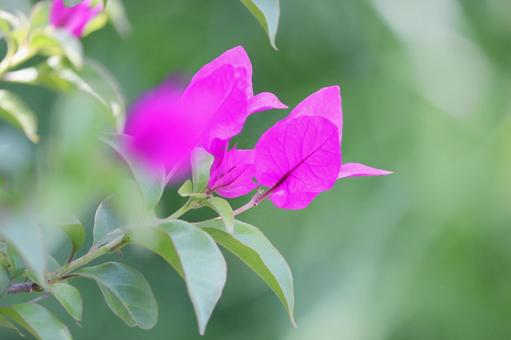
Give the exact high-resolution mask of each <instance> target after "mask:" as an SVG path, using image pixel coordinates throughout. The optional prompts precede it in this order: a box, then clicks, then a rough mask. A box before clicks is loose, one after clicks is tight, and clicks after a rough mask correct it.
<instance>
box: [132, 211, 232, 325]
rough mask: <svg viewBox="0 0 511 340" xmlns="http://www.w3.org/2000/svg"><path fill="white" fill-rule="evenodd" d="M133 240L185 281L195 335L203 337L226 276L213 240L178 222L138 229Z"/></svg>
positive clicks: (221, 257) (203, 233)
mask: <svg viewBox="0 0 511 340" xmlns="http://www.w3.org/2000/svg"><path fill="white" fill-rule="evenodd" d="M133 241H134V243H136V244H138V245H140V246H142V247H145V248H147V249H149V250H151V251H153V252H155V253H156V254H158V255H160V256H161V257H162V258H163V259H164V260H166V261H167V262H168V263H169V264H170V265H171V266H172V267H174V269H175V270H176V271H177V272H178V273H179V275H181V277H182V278H183V279H184V280H185V283H186V287H187V289H188V294H189V295H190V299H191V300H192V304H193V307H194V310H195V315H196V317H197V322H198V325H199V332H200V334H204V331H205V329H206V326H207V323H208V320H209V318H210V317H211V314H212V312H213V309H214V308H215V305H216V303H217V302H218V300H219V299H220V296H221V295H222V290H223V288H224V285H225V281H226V274H227V267H226V264H225V260H224V258H223V256H222V253H221V252H220V250H219V249H218V247H217V245H216V244H215V241H214V240H213V239H212V238H211V237H210V236H209V235H208V234H207V233H205V232H204V231H202V230H201V229H199V228H197V227H196V226H194V225H193V224H191V223H188V222H185V221H179V220H178V221H172V222H168V223H164V224H161V225H159V226H158V227H152V228H146V229H144V230H140V231H139V233H137V234H136V235H134V237H133Z"/></svg>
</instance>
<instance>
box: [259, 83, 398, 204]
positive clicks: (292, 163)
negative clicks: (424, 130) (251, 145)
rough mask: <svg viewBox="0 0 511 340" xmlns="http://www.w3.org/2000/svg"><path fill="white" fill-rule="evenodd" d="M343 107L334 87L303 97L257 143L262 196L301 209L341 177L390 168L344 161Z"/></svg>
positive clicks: (364, 174)
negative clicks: (264, 191)
mask: <svg viewBox="0 0 511 340" xmlns="http://www.w3.org/2000/svg"><path fill="white" fill-rule="evenodd" d="M341 138H342V109H341V94H340V88H339V87H338V86H332V87H326V88H323V89H321V90H319V91H317V92H316V93H314V94H312V95H310V96H309V97H308V98H306V99H305V100H304V101H302V102H301V103H300V104H298V106H296V108H295V109H293V110H292V111H291V113H290V114H289V116H288V117H287V118H286V119H284V120H282V121H280V122H279V123H277V124H276V125H274V126H273V127H272V128H270V129H269V130H268V131H266V132H265V133H264V134H263V136H262V137H261V139H260V140H259V141H258V143H257V145H256V148H255V150H256V155H255V164H256V178H257V181H258V182H259V183H260V184H261V185H263V186H266V187H268V188H269V189H268V190H267V191H266V193H265V194H264V196H263V197H265V198H266V197H268V199H270V200H271V201H272V202H273V204H275V205H276V206H277V207H279V208H284V209H303V208H305V207H307V206H308V205H309V203H310V202H312V200H314V198H316V197H317V196H318V195H319V193H321V192H323V191H326V190H329V189H331V188H332V187H333V185H334V184H335V182H336V180H337V179H339V178H345V177H353V176H378V175H387V174H390V172H388V171H385V170H379V169H375V168H371V167H369V166H366V165H363V164H358V163H347V164H342V162H341V160H342V157H341Z"/></svg>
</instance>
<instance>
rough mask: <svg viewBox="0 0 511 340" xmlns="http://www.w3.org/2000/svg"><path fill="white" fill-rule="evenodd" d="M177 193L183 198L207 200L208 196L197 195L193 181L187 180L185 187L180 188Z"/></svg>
mask: <svg viewBox="0 0 511 340" xmlns="http://www.w3.org/2000/svg"><path fill="white" fill-rule="evenodd" d="M177 193H178V194H179V195H180V196H181V197H192V198H206V197H208V195H206V194H204V193H195V192H193V184H192V181H191V180H189V179H188V180H186V181H185V182H184V183H183V185H181V186H180V187H179V189H178V190H177Z"/></svg>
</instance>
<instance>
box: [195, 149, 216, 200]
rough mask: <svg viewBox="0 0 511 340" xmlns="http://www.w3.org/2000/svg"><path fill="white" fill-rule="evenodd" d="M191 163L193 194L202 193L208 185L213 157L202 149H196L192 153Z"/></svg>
mask: <svg viewBox="0 0 511 340" xmlns="http://www.w3.org/2000/svg"><path fill="white" fill-rule="evenodd" d="M191 162H192V183H193V192H194V193H201V192H203V191H204V189H206V186H207V185H208V181H209V172H210V169H211V165H212V164H213V156H212V155H210V154H209V153H208V152H207V151H206V150H204V149H202V148H195V149H194V150H193V153H192V160H191Z"/></svg>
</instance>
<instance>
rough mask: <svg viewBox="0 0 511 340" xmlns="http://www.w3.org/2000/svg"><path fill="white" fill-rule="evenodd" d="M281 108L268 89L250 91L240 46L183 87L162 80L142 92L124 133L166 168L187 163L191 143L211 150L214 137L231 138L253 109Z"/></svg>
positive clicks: (249, 69) (247, 68) (248, 68)
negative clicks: (257, 93)
mask: <svg viewBox="0 0 511 340" xmlns="http://www.w3.org/2000/svg"><path fill="white" fill-rule="evenodd" d="M285 107H286V106H285V105H284V104H282V103H281V102H280V101H279V100H278V98H277V97H276V96H275V95H273V94H271V93H267V92H263V93H261V94H259V95H256V96H254V95H253V89H252V65H251V63H250V59H249V58H248V55H247V54H246V52H245V50H244V49H243V47H241V46H238V47H235V48H233V49H230V50H228V51H226V52H224V53H223V54H222V55H220V56H219V57H217V58H215V59H214V60H213V61H211V62H210V63H208V64H206V65H204V66H203V67H202V68H201V69H200V70H199V71H198V72H197V73H196V74H195V75H194V76H193V77H192V79H191V81H190V83H189V84H188V86H187V87H186V88H185V89H184V90H183V91H180V90H178V89H177V88H176V87H175V86H172V85H170V84H169V83H164V84H163V85H161V86H160V87H159V88H157V89H156V90H153V91H151V92H149V93H148V94H146V95H145V96H143V97H142V98H141V99H140V100H139V101H138V102H137V103H136V104H135V105H134V106H133V109H132V110H131V114H130V117H129V119H128V122H127V125H126V133H127V134H128V135H131V136H132V137H133V143H132V144H133V145H132V146H131V149H132V151H133V152H134V153H136V154H137V155H139V157H140V158H142V159H144V160H145V161H146V162H147V163H149V164H150V165H155V166H160V165H162V164H163V165H164V166H165V167H167V169H169V170H170V169H171V168H172V167H174V166H177V165H178V164H180V163H186V162H187V161H188V160H189V157H190V152H191V150H192V149H193V148H195V147H202V148H204V149H206V150H207V151H208V152H210V153H211V152H213V144H214V143H215V141H223V142H227V141H229V140H230V139H231V138H232V137H234V136H235V135H237V134H239V133H240V132H241V130H242V129H243V125H244V124H245V121H246V119H247V117H248V116H249V115H250V114H252V113H253V112H258V111H262V110H268V109H274V108H285Z"/></svg>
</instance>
